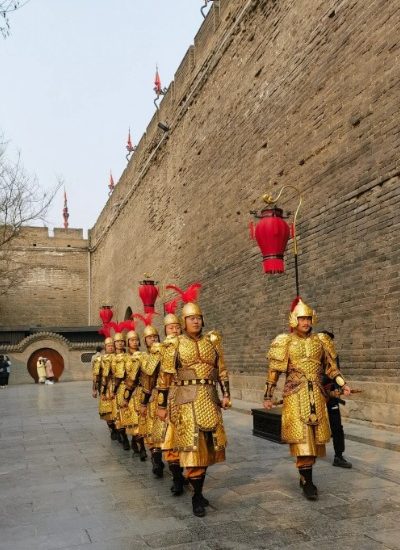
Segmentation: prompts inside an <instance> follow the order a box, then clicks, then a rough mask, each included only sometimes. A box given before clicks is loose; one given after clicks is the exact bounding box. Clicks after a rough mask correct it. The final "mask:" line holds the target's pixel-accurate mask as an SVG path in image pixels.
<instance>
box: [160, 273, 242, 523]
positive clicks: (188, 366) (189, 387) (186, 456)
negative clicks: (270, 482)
mask: <svg viewBox="0 0 400 550" xmlns="http://www.w3.org/2000/svg"><path fill="white" fill-rule="evenodd" d="M200 287H201V285H200V284H198V283H195V284H194V285H191V286H190V287H189V288H188V289H187V290H186V291H182V290H181V289H179V288H178V287H173V286H172V285H170V286H169V287H168V288H174V289H175V290H177V291H178V292H179V293H180V294H181V296H182V299H183V301H184V302H185V305H184V306H183V308H182V326H183V329H184V334H183V335H181V336H175V337H173V336H170V337H168V338H167V340H166V341H165V342H164V350H163V354H162V355H163V364H162V372H163V373H164V375H165V376H164V383H163V385H164V387H163V385H162V384H160V388H159V397H158V404H159V407H160V408H163V407H165V406H166V404H167V403H168V414H169V420H170V422H171V423H172V425H173V442H172V444H171V448H172V449H174V450H176V451H178V452H179V462H180V466H183V467H185V468H186V472H187V477H188V479H189V482H190V484H191V486H192V488H193V491H194V495H193V497H192V506H193V513H194V514H195V515H196V516H199V517H202V516H204V515H205V506H207V505H208V500H207V499H205V498H204V496H203V484H204V479H205V476H206V470H207V467H208V466H210V465H212V464H215V463H216V462H222V461H224V460H225V447H226V443H227V441H226V435H225V430H224V426H223V421H222V413H221V407H222V408H223V409H226V408H228V407H229V406H230V404H231V403H230V392H229V379H228V371H227V369H226V366H225V361H224V354H223V349H222V341H221V340H222V339H221V336H220V335H219V334H218V333H217V332H215V331H211V332H208V333H207V334H203V333H202V330H203V327H204V319H203V313H202V311H201V309H200V307H199V305H198V304H197V303H195V300H196V298H197V293H198V290H199V288H200ZM167 375H169V378H170V380H169V384H170V385H168V376H167ZM217 384H219V385H220V387H221V391H222V395H223V398H222V401H220V399H219V396H218V391H217ZM169 387H171V398H170V399H169V400H168V391H169Z"/></svg>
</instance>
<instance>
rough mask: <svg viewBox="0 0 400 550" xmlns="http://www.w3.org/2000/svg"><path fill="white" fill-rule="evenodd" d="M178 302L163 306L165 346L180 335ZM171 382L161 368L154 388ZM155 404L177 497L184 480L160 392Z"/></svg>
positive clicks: (162, 444) (165, 405)
mask: <svg viewBox="0 0 400 550" xmlns="http://www.w3.org/2000/svg"><path fill="white" fill-rule="evenodd" d="M178 301H179V300H178V299H177V298H175V299H174V300H171V301H170V302H167V303H166V304H165V305H164V310H165V312H166V315H165V317H164V332H165V336H166V339H165V340H164V343H166V344H167V346H168V342H169V337H170V336H172V337H174V336H179V335H180V334H181V333H182V327H181V324H180V321H179V318H178V316H177V315H176V309H177V307H178ZM163 349H164V346H163V348H162V351H163ZM171 382H172V377H171V375H170V374H167V373H165V372H164V371H163V369H162V368H161V370H160V373H159V375H158V379H157V386H156V387H157V390H162V388H165V387H170V385H171ZM171 393H172V392H171ZM157 402H158V403H159V405H158V409H157V417H158V422H160V421H161V422H162V423H163V424H162V425H163V427H164V430H163V435H164V434H165V437H163V440H162V441H160V446H161V448H162V450H163V451H164V458H165V460H166V461H167V463H168V468H169V471H170V472H171V474H172V479H173V484H172V487H171V492H172V494H173V495H174V496H179V495H181V494H182V493H183V487H184V485H185V481H186V480H185V478H184V477H183V468H182V466H181V465H180V464H179V452H178V451H174V450H173V448H172V444H173V424H171V423H170V422H168V420H167V404H166V403H165V404H164V405H163V402H164V399H163V396H162V392H161V397H160V401H157ZM165 423H166V424H165Z"/></svg>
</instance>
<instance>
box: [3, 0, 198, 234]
mask: <svg viewBox="0 0 400 550" xmlns="http://www.w3.org/2000/svg"><path fill="white" fill-rule="evenodd" d="M203 4H204V0H30V1H29V2H28V3H27V4H26V5H25V6H24V7H23V8H21V9H20V10H18V11H16V12H14V13H13V14H11V16H10V24H11V34H10V36H9V37H8V38H6V39H3V38H1V37H0V63H1V72H0V133H1V134H2V135H3V136H4V139H5V140H7V142H8V149H7V153H8V155H9V156H11V157H15V156H16V154H17V153H18V152H20V153H21V156H22V161H23V164H24V167H25V169H26V171H27V172H28V173H29V174H32V175H36V176H37V178H38V181H39V183H40V185H41V187H43V188H44V189H51V188H53V187H54V186H55V185H56V183H57V181H58V179H60V178H61V179H63V180H64V182H65V188H66V192H67V197H68V207H69V213H70V218H69V224H70V227H82V228H84V229H85V230H87V229H89V228H91V227H92V226H93V225H94V223H95V221H96V219H97V217H98V215H99V214H100V212H101V210H102V208H103V207H104V205H105V203H106V201H107V198H108V183H109V177H110V170H112V173H113V177H114V180H115V181H116V182H117V181H118V179H119V177H120V175H121V174H122V172H123V170H124V168H125V166H126V159H125V155H126V150H125V145H126V140H127V134H128V129H129V127H130V128H131V136H132V142H133V143H134V144H136V143H138V141H139V140H140V137H141V136H142V134H143V133H144V131H145V129H146V127H147V125H148V123H149V122H150V120H151V117H152V116H153V113H154V110H155V107H154V104H153V99H154V97H155V96H154V92H153V86H154V75H155V66H156V63H157V64H158V67H159V73H160V77H161V82H162V86H163V87H164V86H168V85H169V83H170V82H171V81H172V80H173V76H174V73H175V71H176V69H177V68H178V66H179V64H180V62H181V60H182V58H183V56H184V54H185V53H186V51H187V49H188V48H189V46H190V45H191V44H192V43H193V39H194V36H195V34H196V32H197V31H198V29H199V27H200V25H201V23H202V21H203V17H202V15H201V13H200V8H201V7H202V6H203ZM63 201H64V198H63V189H60V190H59V192H58V193H57V195H56V197H55V200H54V202H53V204H52V206H51V208H50V210H49V213H48V216H47V223H46V225H47V226H48V227H50V228H53V227H62V225H63V218H62V208H63Z"/></svg>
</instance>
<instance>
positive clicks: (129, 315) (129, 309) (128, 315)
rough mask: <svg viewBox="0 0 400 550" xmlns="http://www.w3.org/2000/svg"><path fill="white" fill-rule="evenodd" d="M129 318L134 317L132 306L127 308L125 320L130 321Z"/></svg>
mask: <svg viewBox="0 0 400 550" xmlns="http://www.w3.org/2000/svg"><path fill="white" fill-rule="evenodd" d="M129 319H132V310H131V308H130V306H128V307H127V308H126V311H125V317H124V321H129Z"/></svg>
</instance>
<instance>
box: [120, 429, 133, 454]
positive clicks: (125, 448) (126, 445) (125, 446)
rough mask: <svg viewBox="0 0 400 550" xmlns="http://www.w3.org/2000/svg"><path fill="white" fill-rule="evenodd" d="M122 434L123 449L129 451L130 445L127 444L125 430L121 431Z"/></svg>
mask: <svg viewBox="0 0 400 550" xmlns="http://www.w3.org/2000/svg"><path fill="white" fill-rule="evenodd" d="M121 432H122V446H123V448H124V451H129V450H130V448H131V445H130V443H129V439H128V436H127V435H126V431H125V429H123V430H121Z"/></svg>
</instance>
